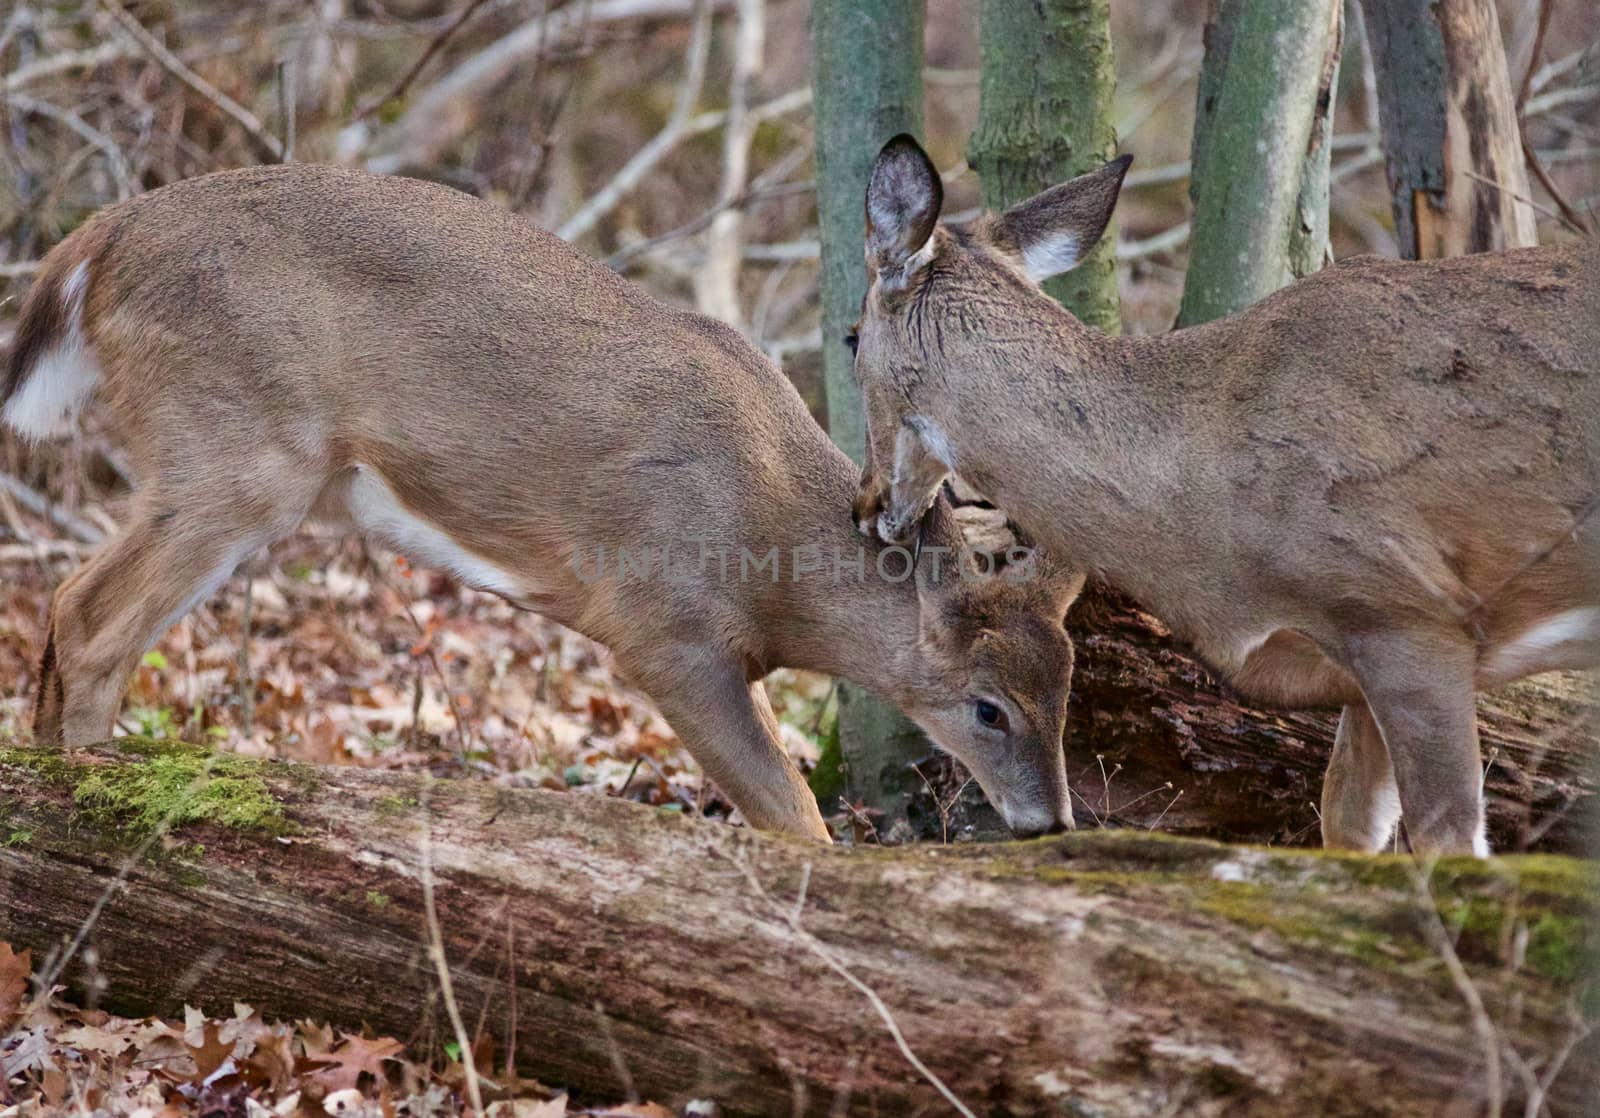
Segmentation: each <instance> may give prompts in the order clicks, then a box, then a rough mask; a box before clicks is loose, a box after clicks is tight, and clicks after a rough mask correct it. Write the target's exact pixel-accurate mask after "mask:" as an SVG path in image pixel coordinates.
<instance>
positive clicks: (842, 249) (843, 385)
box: [811, 0, 927, 821]
mask: <svg viewBox="0 0 1600 1118" xmlns="http://www.w3.org/2000/svg"><path fill="white" fill-rule="evenodd" d="M922 29H923V0H817V2H816V3H815V4H813V6H812V9H811V67H812V82H811V84H812V89H813V90H814V94H813V96H814V97H815V111H816V145H817V216H818V221H819V224H820V226H821V240H822V360H823V379H824V385H825V387H826V392H827V400H828V433H829V434H830V435H831V436H832V437H833V441H834V442H836V443H838V444H839V446H840V447H841V448H842V449H843V450H844V452H845V453H846V454H848V455H850V457H851V458H853V459H855V460H856V461H857V462H860V461H861V460H862V454H863V452H864V450H865V446H866V420H865V418H864V417H863V415H862V412H861V399H860V395H859V393H858V391H857V389H856V382H855V376H854V374H853V373H852V371H851V367H850V366H851V355H850V350H849V348H848V347H847V346H846V345H845V343H844V336H845V334H846V333H847V332H848V331H849V329H850V327H851V325H852V324H853V323H854V322H855V320H856V316H857V315H858V314H859V313H860V311H861V297H862V295H863V294H864V293H865V292H866V288H867V277H866V268H865V265H863V264H862V261H861V245H862V238H863V237H864V236H865V234H866V224H865V218H864V216H863V214H864V206H865V200H866V194H867V176H868V175H870V174H871V173H872V161H873V160H874V159H875V158H876V157H877V154H878V149H879V148H881V147H882V146H883V145H884V143H886V142H887V141H888V140H889V139H890V138H891V137H892V136H894V135H896V134H897V133H900V132H913V133H915V132H919V131H921V128H922V58H923V44H922ZM926 752H927V744H926V740H925V739H924V738H923V737H922V735H921V734H920V733H919V732H918V731H917V730H916V728H915V727H913V726H912V725H911V724H910V723H909V722H907V721H906V720H905V719H904V718H903V717H901V715H900V714H899V713H898V712H897V711H894V710H892V709H890V708H889V707H886V706H884V705H883V704H881V703H879V702H878V701H877V700H876V699H874V698H872V697H871V696H870V695H867V694H866V693H865V692H862V691H860V690H858V689H857V688H855V687H853V686H852V685H850V684H848V683H841V684H840V691H839V755H838V757H836V758H828V759H827V761H828V764H829V766H830V767H831V768H833V769H834V770H835V771H834V772H833V773H828V774H824V775H825V777H829V778H831V777H835V776H842V777H843V783H844V793H843V794H844V795H846V796H847V797H849V798H850V799H851V800H852V801H858V802H865V803H866V804H868V805H870V806H871V807H874V808H877V809H879V810H881V811H883V812H884V813H885V814H886V816H888V817H889V819H890V820H891V821H892V820H894V819H897V818H899V817H900V816H901V815H902V814H903V812H904V806H905V803H906V799H907V796H908V794H909V792H910V791H911V789H912V787H913V786H914V785H913V783H912V782H914V781H915V779H916V778H915V777H914V776H913V775H911V774H910V773H909V772H908V770H907V765H908V764H909V763H910V762H911V761H914V760H915V759H916V758H918V757H921V756H922V755H923V754H925V753H926ZM841 768H842V770H843V771H842V773H841V772H840V771H839V770H840V769H841ZM830 784H831V782H830ZM830 791H831V786H830ZM822 806H823V808H824V810H831V809H832V808H833V807H834V804H833V803H831V802H824V803H823V805H822Z"/></svg>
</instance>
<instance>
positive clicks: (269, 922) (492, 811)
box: [0, 743, 1600, 1118]
mask: <svg viewBox="0 0 1600 1118" xmlns="http://www.w3.org/2000/svg"><path fill="white" fill-rule="evenodd" d="M191 786H192V787H191ZM0 816H3V818H0V839H3V840H4V841H0V898H3V900H0V913H3V917H0V939H4V940H8V941H10V942H11V943H12V944H13V945H14V946H17V947H31V948H33V949H34V950H35V952H37V953H38V955H39V956H50V955H51V954H52V953H53V952H57V951H59V949H60V947H61V945H62V944H63V943H65V942H66V941H68V940H69V939H70V938H71V937H73V936H74V935H75V934H76V933H78V931H79V929H81V928H83V927H85V926H86V925H87V926H88V929H89V930H88V932H87V936H86V939H85V940H84V944H85V949H84V950H81V951H79V952H78V953H77V955H76V956H75V957H74V958H73V959H72V960H71V963H70V965H68V966H67V967H66V970H65V981H66V982H68V983H69V984H70V985H72V986H74V987H76V988H77V989H78V990H79V992H80V996H88V995H89V992H91V991H98V996H99V999H100V1002H101V1004H102V1005H105V1006H107V1007H108V1008H114V1009H118V1010H121V1011H124V1012H133V1013H147V1012H163V1013H167V1012H173V1011H175V1010H176V1009H177V1008H178V1007H179V1006H180V1005H181V1004H182V1003H183V1002H185V1001H187V1002H189V1003H191V1004H195V1003H198V1004H201V1005H203V1006H205V1007H206V1008H208V1009H209V1010H211V1011H214V1012H216V1011H226V1010H227V1009H228V1008H229V1007H230V1003H231V1002H232V1001H233V1000H234V999H239V1000H244V1001H248V1002H250V1003H251V1004H253V1005H255V1006H257V1007H259V1008H261V1009H263V1010H264V1011H266V1012H267V1013H268V1014H271V1015H277V1016H285V1017H287V1016H293V1017H302V1016H309V1017H314V1018H318V1019H326V1020H331V1021H334V1022H337V1023H341V1024H344V1025H346V1026H359V1025H361V1024H363V1023H364V1024H366V1025H367V1026H368V1027H370V1028H372V1029H374V1030H377V1031H379V1032H383V1033H390V1034H393V1035H395V1036H398V1037H401V1038H404V1039H411V1040H413V1041H416V1042H419V1044H420V1046H421V1047H423V1048H425V1047H426V1042H427V1040H428V1038H429V1036H430V1035H431V1036H435V1037H440V1038H442V1037H445V1036H447V1035H448V1032H447V1026H445V1025H444V1014H443V1011H442V1010H441V1008H440V1001H439V999H438V998H437V997H436V990H435V984H434V972H433V970H432V968H431V967H430V965H429V964H428V961H427V960H428V945H429V943H430V935H429V932H428V922H427V920H426V919H425V915H424V913H425V904H424V894H423V890H422V884H421V883H422V880H423V873H424V870H423V867H424V865H426V866H429V867H431V870H430V871H429V872H430V873H431V877H432V880H433V881H434V882H435V895H436V899H437V908H438V928H439V932H440V939H441V942H442V947H443V950H444V954H445V956H446V958H447V960H448V963H449V968H450V972H451V974H452V976H453V982H452V985H453V989H454V993H455V996H456V997H457V999H458V1000H459V1002H460V1004H461V1009H462V1014H463V1017H464V1019H465V1021H466V1022H467V1023H468V1027H469V1028H474V1029H475V1028H479V1027H481V1028H482V1029H483V1030H485V1031H487V1032H489V1033H492V1034H494V1036H495V1037H496V1038H497V1039H498V1041H499V1042H500V1043H501V1044H502V1045H504V1044H506V1043H508V1042H509V1043H510V1044H512V1045H513V1047H514V1049H515V1054H516V1059H517V1065H518V1068H519V1070H520V1071H521V1073H522V1074H524V1075H531V1076H537V1077H538V1078H540V1079H542V1080H545V1081H547V1082H550V1083H555V1084H561V1085H564V1086H567V1087H570V1088H572V1089H574V1090H576V1091H578V1092H580V1093H583V1094H587V1095H589V1096H591V1097H594V1098H599V1099H615V1098H617V1097H618V1096H619V1095H622V1094H625V1093H626V1092H627V1089H628V1087H627V1086H626V1084H628V1083H631V1086H632V1088H633V1089H635V1090H637V1091H638V1092H639V1093H640V1094H642V1095H647V1096H651V1097H654V1098H656V1099H658V1100H661V1101H664V1102H682V1101H683V1100H685V1099H687V1098H690V1097H699V1098H706V1097H710V1098H715V1099H717V1100H718V1101H719V1102H720V1103H721V1104H722V1106H723V1108H724V1110H725V1111H726V1112H731V1113H749V1114H768V1115H770V1114H790V1113H795V1114H826V1113H830V1112H833V1113H845V1112H848V1113H862V1114H882V1115H890V1114H911V1113H945V1112H948V1104H947V1103H945V1102H944V1101H943V1100H941V1098H940V1097H939V1096H938V1095H937V1094H936V1093H935V1090H934V1088H933V1087H932V1086H930V1084H929V1082H928V1080H927V1079H926V1078H925V1077H924V1076H923V1075H921V1074H920V1073H919V1072H918V1071H917V1070H915V1069H914V1068H913V1067H912V1066H911V1064H910V1063H908V1061H907V1060H906V1058H905V1057H904V1056H903V1055H902V1053H901V1052H900V1050H899V1049H898V1048H897V1046H896V1044H895V1042H894V1040H893V1038H892V1036H891V1034H890V1032H889V1030H888V1028H887V1026H886V1025H885V1022H884V1020H883V1019H882V1018H881V1017H880V1016H879V1015H878V1013H877V1012H876V1011H875V1010H874V1008H873V1006H872V1004H871V1003H870V1001H869V1000H868V998H867V997H866V996H865V995H864V994H863V992H862V989H863V988H870V989H871V990H872V991H874V992H875V995H876V996H877V997H878V998H880V999H881V1002H882V1005H883V1006H884V1007H885V1008H886V1010H887V1011H888V1013H890V1014H892V1016H893V1018H894V1020H895V1021H896V1023H897V1024H898V1027H899V1029H900V1030H901V1031H902V1032H903V1034H904V1037H905V1041H906V1043H907V1044H908V1045H909V1047H910V1049H911V1050H913V1051H914V1052H915V1053H916V1055H917V1056H918V1057H919V1058H920V1060H921V1061H922V1062H923V1063H924V1064H925V1065H926V1066H927V1068H928V1069H929V1070H930V1071H931V1072H932V1073H933V1074H935V1075H937V1076H938V1077H940V1078H941V1079H942V1080H943V1081H944V1083H945V1084H947V1085H948V1088H949V1090H950V1091H951V1092H952V1093H953V1094H954V1096H955V1097H957V1098H959V1099H961V1100H962V1102H963V1103H964V1105H965V1106H966V1107H968V1108H970V1110H971V1111H972V1112H973V1113H976V1114H1019V1115H1033V1114H1039V1115H1044V1114H1074V1115H1089V1114H1093V1115H1105V1116H1116V1115H1148V1114H1184V1115H1192V1116H1206V1115H1222V1114H1226V1115H1229V1116H1233V1118H1239V1116H1246V1118H1247V1116H1252V1115H1263V1116H1264V1115H1295V1116H1300V1115H1307V1114H1317V1115H1369V1114H1370V1115H1394V1116H1400V1115H1418V1114H1428V1115H1443V1114H1456V1113H1460V1114H1479V1113H1483V1112H1484V1111H1483V1108H1482V1103H1483V1094H1484V1092H1485V1090H1486V1087H1485V1085H1486V1083H1487V1082H1488V1081H1489V1080H1488V1078H1487V1077H1486V1073H1485V1056H1484V1052H1485V1049H1484V1047H1483V1045H1482V1044H1481V1043H1480V1041H1479V1035H1480V1034H1479V1033H1478V1032H1475V1030H1474V1017H1473V1015H1472V1014H1471V1013H1469V1011H1468V1009H1467V1003H1466V1001H1465V1000H1464V999H1463V994H1462V990H1461V985H1460V983H1458V982H1457V981H1454V980H1452V978H1451V977H1450V967H1449V966H1447V963H1446V961H1445V957H1444V956H1443V955H1442V954H1441V952H1442V950H1443V949H1442V948H1440V946H1439V944H1440V943H1441V941H1442V940H1443V939H1444V934H1443V929H1445V928H1448V929H1449V933H1448V934H1449V936H1450V937H1453V938H1454V940H1455V947H1454V948H1453V950H1452V951H1451V954H1452V955H1453V956H1454V957H1458V958H1459V960H1460V961H1461V962H1462V964H1463V965H1464V967H1465V972H1464V973H1465V974H1466V976H1468V978H1469V979H1470V981H1471V982H1472V983H1473V985H1474V987H1475V988H1476V990H1477V991H1478V993H1479V995H1480V996H1481V998H1482V1001H1483V1005H1484V1008H1485V1012H1486V1013H1487V1015H1488V1020H1489V1023H1490V1024H1491V1025H1492V1026H1493V1027H1494V1028H1495V1029H1496V1030H1498V1032H1499V1035H1500V1038H1501V1041H1502V1042H1503V1044H1504V1045H1507V1046H1510V1048H1514V1049H1515V1051H1516V1052H1517V1054H1518V1055H1519V1057H1520V1059H1522V1060H1524V1061H1527V1062H1528V1064H1529V1066H1531V1067H1533V1068H1534V1069H1536V1070H1537V1069H1541V1068H1544V1067H1546V1066H1548V1065H1547V1063H1546V1061H1548V1060H1549V1059H1550V1058H1551V1057H1552V1056H1553V1055H1554V1054H1555V1053H1557V1052H1559V1051H1560V1050H1561V1049H1562V1047H1563V1045H1565V1044H1567V1041H1568V1039H1569V1038H1570V1037H1572V1036H1573V1035H1575V1033H1574V1030H1575V1029H1576V1028H1578V1027H1579V1026H1578V1025H1577V1024H1575V1018H1574V1014H1575V1013H1576V1014H1582V1013H1583V1012H1589V1013H1591V1014H1592V1013H1593V1012H1594V1011H1595V1010H1596V1008H1597V1007H1596V1006H1595V1005H1593V1004H1590V1005H1587V1006H1585V1005H1583V1004H1582V999H1583V998H1584V997H1585V996H1586V995H1585V994H1584V993H1583V991H1584V990H1585V989H1587V990H1588V991H1589V994H1588V995H1587V996H1588V997H1590V999H1591V1001H1592V1000H1593V989H1594V988H1593V986H1592V985H1588V986H1586V985H1585V978H1584V969H1585V965H1586V962H1587V960H1588V958H1589V956H1590V955H1591V954H1592V953H1593V950H1594V948H1595V943H1594V940H1595V936H1596V922H1595V920H1594V913H1593V911H1592V909H1591V908H1590V906H1591V904H1592V898H1593V895H1594V892H1595V889H1596V886H1597V884H1600V882H1597V877H1596V868H1595V865H1594V864H1593V863H1585V862H1581V861H1575V860H1571V859H1566V858H1561V857H1555V856H1547V855H1538V856H1523V857H1514V858H1505V859H1500V860H1496V861H1494V862H1490V863H1480V862H1472V861H1465V862H1461V861H1448V862H1443V863H1440V864H1439V865H1438V866H1437V867H1435V868H1434V870H1433V873H1432V876H1431V881H1430V885H1429V888H1431V891H1432V894H1433V897H1434V903H1431V904H1425V903H1424V902H1423V894H1422V892H1421V891H1420V889H1419V887H1418V884H1417V882H1416V881H1415V880H1414V879H1413V871H1414V867H1413V866H1412V863H1410V862H1409V861H1408V860H1405V859H1401V858H1395V857H1384V858H1363V857H1354V856H1337V855H1327V854H1318V853H1313V852H1303V851H1301V852H1278V851H1271V850H1265V849H1260V848H1245V847H1229V846H1224V845H1219V844H1216V843H1211V842H1202V841H1195V840H1185V839H1173V838H1162V837H1157V836H1153V835H1149V834H1146V833H1143V832H1137V831H1109V830H1108V831H1100V832H1080V833H1078V834H1075V835H1069V836H1063V837H1060V838H1052V839H1046V840H1039V841H1034V842H1027V843H1006V844H997V845H980V844H965V845H959V846H948V847H941V846H915V847H907V848H900V849H881V848H857V849H843V848H834V849H827V848H821V847H817V846H812V845H808V844H804V843H801V842H797V841H790V840H784V839H776V838H771V837H767V836H761V835H756V834H753V833H751V832H749V831H745V830H741V829H736V828H733V827H729V826H726V825H719V824H714V823H710V822H705V821H700V820H695V819H689V818H685V817H683V816H681V815H678V814H675V813H670V812H665V811H659V810H654V809H649V808H644V807H640V806H637V805H634V804H629V803H624V802H620V801H617V800H608V799H603V798H598V797H592V796H583V795H577V794H556V793H548V792H541V791H512V790H507V789H504V788H500V787H497V786H495V785H492V784H488V783H482V782H471V781H442V780H429V779H428V778H427V777H426V776H424V775H420V774H400V773H380V772H373V771H367V770H360V769H350V768H341V769H318V768H308V767H305V766H294V765H285V764H276V763H268V762H252V761H246V760H242V759H239V758H227V759H225V760H221V761H217V762H213V761H211V760H210V759H209V757H208V755H207V754H205V753H203V752H201V751H198V750H191V749H190V748H189V747H180V746H155V745H151V744H149V743H133V744H128V745H122V746H101V747H97V748H96V749H94V750H90V751H86V752H78V753H71V754H65V755H63V754H58V753H45V752H40V751H28V750H21V749H10V750H4V749H0ZM162 818H166V819H170V820H171V821H172V823H171V825H170V827H168V828H167V829H166V830H165V832H164V833H162V834H160V835H159V837H160V840H161V841H151V837H152V831H151V829H150V828H151V826H152V822H153V820H157V821H158V820H160V819H162ZM425 834H426V836H427V838H426V840H424V835H425ZM425 850H426V851H427V853H426V854H425V853H424V851H425ZM100 902H103V908H100V909H98V911H97V907H96V906H97V903H100ZM1435 905H1436V906H1437V908H1436V907H1435ZM1441 917H1442V922H1441ZM90 949H92V950H90ZM846 973H848V975H850V976H851V978H853V979H854V980H855V981H856V982H859V983H860V984H862V985H861V986H857V985H854V984H852V982H851V981H849V980H847V979H846V978H845V977H844V975H845V974H846ZM1479 1024H1480V1025H1481V1024H1482V1021H1481V1019H1479ZM513 1026H514V1034H513ZM513 1035H514V1040H513V1039H512V1037H513ZM1595 1055H1596V1052H1595V1050H1594V1046H1593V1040H1592V1038H1591V1040H1590V1041H1588V1042H1585V1043H1584V1045H1580V1046H1579V1047H1578V1048H1577V1050H1576V1051H1574V1052H1573V1053H1572V1054H1571V1055H1570V1057H1569V1058H1568V1059H1567V1060H1566V1064H1565V1070H1564V1072H1563V1073H1562V1074H1561V1075H1559V1076H1558V1077H1557V1078H1556V1079H1555V1081H1554V1083H1553V1084H1552V1085H1551V1087H1550V1100H1549V1101H1550V1109H1549V1112H1550V1113H1552V1114H1556V1115H1562V1114H1566V1115H1575V1114H1578V1113H1581V1112H1583V1108H1584V1107H1586V1106H1587V1105H1588V1103H1589V1102H1590V1101H1592V1100H1593V1099H1594V1098H1595V1097H1596V1096H1595V1092H1596V1090H1597V1089H1600V1084H1597V1083H1596V1081H1595V1074H1596V1068H1597V1067H1600V1061H1597V1060H1596V1059H1595V1058H1594V1057H1595ZM1503 1063H1504V1065H1505V1068H1506V1069H1508V1070H1507V1073H1506V1074H1504V1075H1503V1077H1502V1079H1503V1082H1504V1084H1505V1090H1506V1091H1507V1093H1508V1094H1509V1095H1511V1096H1512V1097H1513V1098H1515V1097H1518V1096H1519V1095H1520V1094H1521V1093H1522V1092H1523V1091H1524V1090H1525V1084H1524V1082H1523V1080H1522V1079H1521V1077H1519V1076H1518V1075H1515V1074H1511V1073H1510V1072H1509V1068H1510V1067H1511V1063H1510V1057H1509V1056H1506V1057H1504V1058H1503ZM624 1075H625V1076H626V1081H625V1080H624V1078H623V1077H624ZM1521 1105H1522V1104H1521V1103H1518V1104H1517V1106H1518V1107H1519V1109H1518V1111H1517V1112H1519V1113H1520V1112H1521V1111H1520V1107H1521ZM836 1106H838V1107H841V1108H842V1109H835V1107H836Z"/></svg>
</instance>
